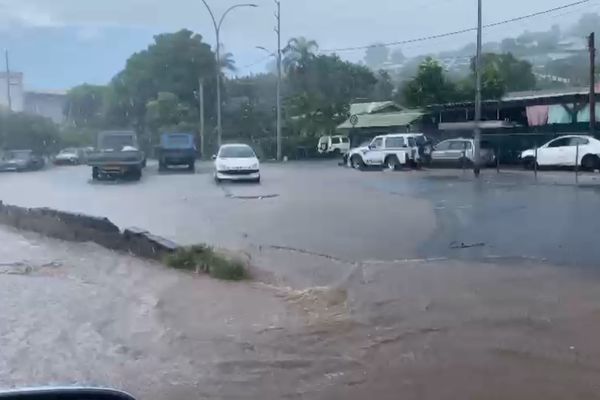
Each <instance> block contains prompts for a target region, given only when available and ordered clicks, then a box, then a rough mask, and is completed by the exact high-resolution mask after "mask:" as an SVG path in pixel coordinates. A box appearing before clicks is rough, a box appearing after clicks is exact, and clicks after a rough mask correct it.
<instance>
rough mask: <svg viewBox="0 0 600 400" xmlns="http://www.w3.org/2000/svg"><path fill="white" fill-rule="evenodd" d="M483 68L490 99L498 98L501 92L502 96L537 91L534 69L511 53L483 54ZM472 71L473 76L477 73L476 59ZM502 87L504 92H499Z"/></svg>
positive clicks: (473, 61) (483, 77)
mask: <svg viewBox="0 0 600 400" xmlns="http://www.w3.org/2000/svg"><path fill="white" fill-rule="evenodd" d="M482 66H483V75H482V81H483V82H487V85H489V87H488V89H487V90H488V92H489V93H490V94H491V95H492V97H490V98H498V97H499V96H497V95H498V93H499V92H501V93H500V96H501V95H502V94H504V92H513V91H522V90H533V89H535V84H536V79H535V75H534V74H533V67H532V66H531V64H530V63H529V62H527V61H524V60H519V59H517V58H515V56H513V55H512V54H511V53H508V54H494V53H486V54H483V55H482ZM471 71H472V73H473V74H474V73H475V60H474V59H473V60H472V61H471ZM483 87H484V88H485V87H486V85H485V84H484V85H483ZM500 87H501V88H502V90H498V89H499V88H500ZM493 95H496V96H495V97H494V96H493Z"/></svg>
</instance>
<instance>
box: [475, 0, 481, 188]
mask: <svg viewBox="0 0 600 400" xmlns="http://www.w3.org/2000/svg"><path fill="white" fill-rule="evenodd" d="M482 29H483V25H482V17H481V0H477V55H476V56H475V81H476V82H475V138H474V139H475V140H474V142H475V143H474V145H475V146H474V149H473V156H474V158H475V159H474V160H473V172H474V173H475V176H476V177H479V174H480V172H481V154H480V149H481V125H480V123H481V39H482V38H481V36H482Z"/></svg>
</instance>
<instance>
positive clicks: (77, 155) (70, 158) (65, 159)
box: [54, 147, 84, 165]
mask: <svg viewBox="0 0 600 400" xmlns="http://www.w3.org/2000/svg"><path fill="white" fill-rule="evenodd" d="M83 161H84V157H83V150H82V149H76V148H71V147H70V148H67V149H63V150H61V151H60V153H58V154H57V155H56V157H54V164H55V165H78V164H81V163H82V162H83Z"/></svg>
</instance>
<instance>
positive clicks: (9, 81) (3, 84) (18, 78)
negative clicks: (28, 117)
mask: <svg viewBox="0 0 600 400" xmlns="http://www.w3.org/2000/svg"><path fill="white" fill-rule="evenodd" d="M9 88H10V101H9ZM24 93H25V89H24V87H23V73H21V72H11V73H10V77H9V78H8V77H7V74H6V72H0V107H2V108H4V109H8V108H9V103H10V109H11V110H12V111H15V112H21V111H23V109H24V102H25V99H24Z"/></svg>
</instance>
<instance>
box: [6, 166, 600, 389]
mask: <svg viewBox="0 0 600 400" xmlns="http://www.w3.org/2000/svg"><path fill="white" fill-rule="evenodd" d="M87 172H88V171H87V169H85V168H79V167H76V168H62V169H52V170H48V171H40V172H36V173H32V174H2V175H0V193H1V195H0V197H1V198H2V199H3V200H4V201H6V202H7V203H12V204H18V205H26V206H51V207H56V208H60V209H69V210H74V211H81V212H87V213H91V214H96V215H104V216H108V217H109V218H111V219H112V220H113V221H114V222H116V223H117V224H119V225H120V226H121V227H126V226H130V225H137V226H140V227H144V228H147V229H150V230H153V231H154V232H155V233H157V234H161V235H165V236H168V237H170V238H172V239H175V240H177V241H179V242H182V243H197V242H208V243H210V244H213V245H217V246H223V247H228V248H234V249H239V250H242V251H244V252H245V253H246V255H248V256H249V257H250V258H251V259H252V263H253V264H254V265H255V266H256V267H257V268H258V273H257V279H256V280H255V281H254V282H246V283H237V284H229V283H222V282H218V281H214V280H211V279H208V278H205V277H199V276H193V275H189V274H186V273H180V272H177V271H172V270H168V269H165V268H164V267H163V266H160V265H158V264H155V263H149V262H146V261H142V260H139V259H135V258H132V257H129V256H126V255H122V254H117V253H114V252H110V251H107V250H104V249H102V248H100V247H97V246H95V245H91V244H84V245H81V244H71V243H65V242H61V241H54V240H50V239H45V238H42V237H39V236H37V235H34V234H28V233H21V232H16V231H11V230H7V229H5V228H2V227H0V242H1V243H3V246H2V247H0V293H2V303H1V304H2V305H1V306H0V309H1V310H2V312H0V382H2V384H3V386H32V385H47V384H93V385H102V386H114V387H117V388H120V389H124V390H127V391H130V392H132V393H133V394H134V395H136V396H138V397H139V398H140V399H151V400H154V399H164V398H170V399H177V400H179V399H181V400H183V399H189V398H215V399H226V398H227V399H228V398H234V399H235V398H244V399H246V398H248V399H250V398H252V399H255V398H266V399H280V398H299V399H300V398H302V399H332V398H349V399H364V398H365V397H374V396H376V397H377V398H383V399H397V398H398V397H399V394H400V397H402V398H403V399H422V398H436V399H456V398H480V399H490V398H491V399H494V398H498V399H531V398H543V399H564V398H582V399H593V398H600V386H598V382H600V379H599V378H600V342H598V340H597V337H598V335H599V334H600V306H599V304H600V285H599V283H600V276H599V275H598V271H596V269H595V268H581V267H582V266H584V267H585V266H590V261H594V260H596V259H597V258H596V257H597V256H598V254H597V253H596V252H597V249H596V248H597V246H594V245H593V243H592V242H591V240H592V238H593V235H592V233H591V232H592V230H593V229H595V223H594V220H593V219H592V218H587V217H586V216H587V215H588V214H586V212H585V210H593V209H594V207H596V206H597V205H598V204H597V202H598V196H597V191H596V189H595V188H593V187H591V188H587V187H586V188H579V189H578V188H574V187H573V186H569V185H565V186H557V187H555V186H556V185H554V184H541V185H538V186H535V187H533V186H531V185H530V183H529V182H527V181H526V180H523V178H521V177H519V176H517V177H502V178H495V179H492V178H490V179H488V180H487V181H484V182H483V183H482V184H476V183H473V182H470V181H469V180H464V179H456V178H449V177H447V176H445V175H444V172H433V173H428V174H429V175H425V174H420V172H414V173H413V172H409V173H406V174H403V173H399V174H390V173H381V172H373V173H365V174H360V173H356V172H355V171H349V170H345V169H341V168H335V167H333V166H329V165H328V164H307V165H302V164H301V165H289V166H283V167H279V166H267V167H266V168H265V174H264V177H265V184H263V185H260V186H255V185H225V186H223V187H219V186H215V185H214V184H213V183H212V182H211V180H210V174H209V172H208V170H207V169H202V168H201V169H200V170H199V173H198V174H196V175H188V174H167V175H158V174H157V173H155V172H153V171H152V170H150V171H149V173H148V174H147V176H146V177H145V178H144V180H143V181H142V182H141V183H140V184H102V185H94V184H90V183H89V182H88V177H87ZM526 179H528V178H526ZM269 195H277V196H269ZM254 197H255V198H254ZM568 205H569V206H568ZM548 213H552V216H553V218H552V219H548V218H547V216H548ZM494 227H496V228H495V229H494ZM509 227H517V228H518V229H516V228H513V229H509ZM555 227H559V228H560V229H551V228H555ZM571 236H574V238H571ZM511 238H512V239H511ZM577 238H581V240H577ZM453 242H458V243H459V244H460V243H464V244H476V243H477V242H482V243H484V245H483V246H478V247H467V246H465V248H462V247H460V246H459V248H453V247H452V245H451V244H452V243H453ZM540 257H543V258H544V259H542V258H540ZM556 265H560V266H556ZM591 266H593V265H591Z"/></svg>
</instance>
